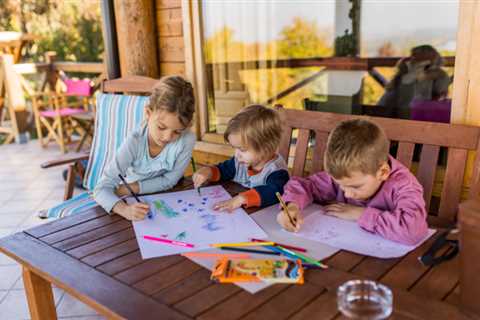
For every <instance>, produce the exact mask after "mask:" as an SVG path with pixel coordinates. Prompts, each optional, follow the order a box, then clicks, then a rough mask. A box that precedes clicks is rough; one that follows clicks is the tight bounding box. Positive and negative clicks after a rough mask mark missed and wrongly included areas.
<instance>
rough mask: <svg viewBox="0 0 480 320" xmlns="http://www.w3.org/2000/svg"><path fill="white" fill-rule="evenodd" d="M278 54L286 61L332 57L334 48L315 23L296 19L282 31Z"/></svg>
mask: <svg viewBox="0 0 480 320" xmlns="http://www.w3.org/2000/svg"><path fill="white" fill-rule="evenodd" d="M278 52H279V56H280V58H284V59H288V58H310V57H326V56H331V55H332V53H333V48H332V45H331V44H329V43H328V41H327V36H326V35H325V34H322V32H321V31H320V29H319V28H318V26H317V24H316V22H315V21H305V20H304V19H302V18H299V17H296V18H294V19H293V23H292V25H289V26H287V27H285V28H284V29H283V30H282V31H281V35H280V39H279V40H278Z"/></svg>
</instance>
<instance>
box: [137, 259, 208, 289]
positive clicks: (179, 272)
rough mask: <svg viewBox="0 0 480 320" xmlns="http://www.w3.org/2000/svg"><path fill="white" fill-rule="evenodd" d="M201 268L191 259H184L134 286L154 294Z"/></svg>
mask: <svg viewBox="0 0 480 320" xmlns="http://www.w3.org/2000/svg"><path fill="white" fill-rule="evenodd" d="M200 268H202V267H201V266H199V265H198V264H196V263H194V262H192V261H190V260H184V261H182V262H180V263H178V264H176V265H174V266H172V267H169V268H167V269H165V270H162V271H161V272H158V273H156V274H154V275H152V276H151V277H148V278H145V279H143V280H142V281H139V282H137V283H136V284H135V285H134V288H136V289H138V290H140V291H142V292H144V293H146V294H148V295H152V294H154V293H157V292H159V291H161V290H162V289H165V288H167V287H169V286H171V285H173V284H175V283H176V282H179V281H181V280H183V279H184V278H186V277H188V276H189V275H191V274H192V273H194V272H195V271H197V270H199V269H200Z"/></svg>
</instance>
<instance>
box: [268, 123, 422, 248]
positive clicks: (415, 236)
mask: <svg viewBox="0 0 480 320" xmlns="http://www.w3.org/2000/svg"><path fill="white" fill-rule="evenodd" d="M388 149H389V143H388V140H387V137H386V136H385V133H384V132H383V131H382V129H380V128H379V127H378V126H377V125H375V124H374V123H372V122H370V121H366V120H360V119H356V120H349V121H344V122H342V123H341V124H340V125H338V126H337V127H336V128H335V129H334V130H333V131H332V132H331V133H330V136H329V138H328V142H327V150H326V152H325V157H324V167H325V170H326V171H324V172H318V173H316V174H313V175H312V176H310V177H308V178H301V177H293V178H291V179H290V181H289V182H288V183H287V184H286V185H285V192H284V194H283V199H284V200H285V202H286V203H287V206H288V211H289V213H290V216H291V217H292V218H293V224H292V223H291V222H290V219H289V218H288V216H287V215H286V213H285V212H284V211H281V212H280V213H279V214H278V215H277V221H278V223H279V224H280V225H281V226H282V227H283V228H285V229H286V230H288V231H294V232H296V231H298V230H300V228H301V226H302V223H303V218H302V210H303V209H304V208H305V207H307V206H308V205H309V204H311V203H312V202H318V203H320V204H321V205H323V206H324V209H325V211H326V213H327V214H328V215H332V216H335V217H337V218H340V219H347V220H353V221H357V223H358V225H359V226H360V227H362V228H363V229H365V230H367V231H370V232H373V233H376V234H379V235H381V236H382V237H384V238H386V239H389V240H393V241H397V242H400V243H403V244H409V245H412V244H415V243H417V242H419V241H420V240H422V239H423V238H424V237H425V236H426V235H427V230H428V227H427V222H426V216H427V213H426V210H425V201H424V199H423V188H422V186H421V185H420V184H419V183H418V181H417V179H416V178H415V177H414V176H413V175H412V173H411V172H410V171H409V170H408V169H407V168H406V167H405V166H404V165H403V164H401V163H400V162H399V161H397V160H396V159H394V158H393V157H391V156H390V155H389V154H388Z"/></svg>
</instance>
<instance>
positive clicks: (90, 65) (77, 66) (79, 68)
mask: <svg viewBox="0 0 480 320" xmlns="http://www.w3.org/2000/svg"><path fill="white" fill-rule="evenodd" d="M53 65H54V66H55V69H57V70H62V71H65V72H86V73H102V72H103V68H104V67H103V63H101V62H55V63H54V64H53Z"/></svg>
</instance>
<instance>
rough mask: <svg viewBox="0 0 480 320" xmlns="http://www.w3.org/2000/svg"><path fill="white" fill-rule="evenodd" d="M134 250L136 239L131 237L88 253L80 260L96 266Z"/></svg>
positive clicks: (136, 245) (136, 248) (136, 246)
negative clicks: (98, 250) (90, 253)
mask: <svg viewBox="0 0 480 320" xmlns="http://www.w3.org/2000/svg"><path fill="white" fill-rule="evenodd" d="M135 250H138V244H137V239H132V240H128V241H125V242H122V243H120V244H118V245H116V246H113V247H109V248H107V249H105V250H102V251H100V252H97V253H94V254H92V255H89V256H87V257H85V258H83V259H81V261H83V262H84V263H86V264H88V265H90V266H92V267H96V266H98V265H101V264H104V263H105V262H107V261H111V260H114V259H116V258H118V257H121V256H123V255H126V254H128V253H130V252H133V251H135Z"/></svg>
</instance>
